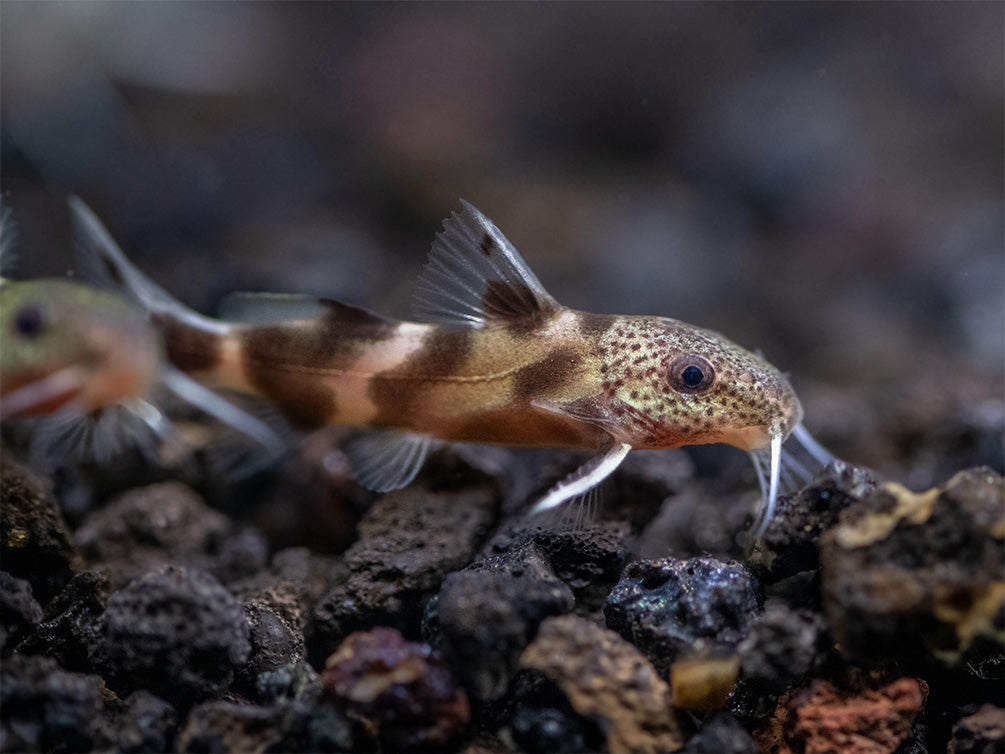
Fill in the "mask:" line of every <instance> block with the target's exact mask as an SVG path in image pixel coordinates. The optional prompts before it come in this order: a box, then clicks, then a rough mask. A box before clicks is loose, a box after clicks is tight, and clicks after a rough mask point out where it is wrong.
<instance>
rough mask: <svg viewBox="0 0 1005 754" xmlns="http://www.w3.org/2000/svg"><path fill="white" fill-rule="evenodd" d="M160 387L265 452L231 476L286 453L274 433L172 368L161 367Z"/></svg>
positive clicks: (279, 439) (246, 471)
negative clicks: (248, 439)
mask: <svg viewBox="0 0 1005 754" xmlns="http://www.w3.org/2000/svg"><path fill="white" fill-rule="evenodd" d="M161 384H163V385H164V387H166V388H167V389H168V390H170V391H171V392H172V393H174V394H175V395H177V396H178V397H179V398H181V399H182V400H184V401H186V402H187V403H190V404H191V405H193V406H195V407H196V408H198V409H199V410H201V411H204V412H205V413H207V414H209V415H210V416H212V417H213V418H214V419H217V420H218V421H220V422H223V423H224V424H226V425H227V426H228V427H231V428H233V429H235V430H237V431H238V432H240V433H242V434H244V435H246V436H247V437H249V438H251V439H252V440H254V441H255V442H256V443H258V444H259V445H260V446H261V447H262V448H263V449H264V450H265V456H264V457H263V458H260V459H259V460H258V462H257V463H255V464H253V465H252V466H249V467H248V468H245V469H242V470H241V471H240V472H237V471H236V470H235V473H241V475H247V474H250V473H252V472H253V471H255V470H257V469H260V468H262V467H263V466H265V465H267V464H268V463H270V462H272V461H276V460H278V459H279V458H281V457H282V456H283V455H284V454H285V453H286V443H284V442H283V440H282V438H281V437H280V436H279V435H278V434H277V433H276V431H275V430H273V429H272V428H271V427H269V426H268V425H267V424H265V423H264V422H263V421H261V420H260V419H257V418H255V417H254V416H252V415H251V414H249V413H248V412H247V411H244V410H242V409H240V408H238V407H237V406H235V405H234V404H232V403H231V402H230V401H228V400H226V399H225V398H222V397H220V396H219V395H217V394H216V393H214V392H213V391H212V390H210V389H209V388H206V387H203V386H202V385H200V384H199V383H198V382H196V381H195V380H193V379H192V378H191V377H189V376H187V375H185V374H184V373H182V372H180V371H178V370H177V369H175V368H174V367H170V366H165V367H164V374H163V375H162V378H161Z"/></svg>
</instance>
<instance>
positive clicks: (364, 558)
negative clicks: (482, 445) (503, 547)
mask: <svg viewBox="0 0 1005 754" xmlns="http://www.w3.org/2000/svg"><path fill="white" fill-rule="evenodd" d="M495 504H496V493H495V491H494V488H492V487H491V486H490V485H479V486H473V487H467V488H462V489H459V490H456V489H449V490H438V491H434V490H430V489H426V488H423V487H420V486H417V485H412V486H410V487H408V488H406V489H403V490H397V491H395V492H391V493H389V494H387V495H384V496H383V497H381V498H379V499H378V500H377V501H376V502H375V503H374V505H373V507H372V508H371V509H370V511H369V512H368V513H367V515H366V516H365V517H364V518H363V520H362V521H361V522H360V524H359V534H360V538H359V540H358V541H357V542H356V543H355V544H354V545H353V546H352V547H350V548H349V549H348V550H347V551H346V553H345V555H344V561H345V564H346V566H347V567H348V569H349V576H348V578H347V579H345V581H344V582H342V583H339V584H337V585H336V586H335V587H334V588H333V589H332V590H331V591H330V592H329V593H328V594H327V595H326V596H325V597H324V598H323V599H322V600H321V602H320V603H319V604H318V606H317V608H316V609H315V612H314V617H315V626H316V628H317V635H316V636H315V638H314V641H315V643H316V645H317V646H316V649H315V652H314V655H313V656H314V658H315V660H319V659H323V658H322V657H319V656H318V653H319V652H320V653H325V654H327V653H330V652H331V651H332V649H333V648H334V647H335V646H337V644H338V642H339V641H340V640H341V639H342V638H344V637H345V636H346V635H348V634H349V633H350V632H352V631H355V630H358V629H365V628H369V627H373V626H376V625H391V626H394V627H396V628H398V629H400V630H401V631H403V632H404V633H406V634H408V635H414V636H417V635H418V634H419V632H420V626H421V622H422V613H423V609H424V606H425V603H426V602H427V601H428V600H429V599H430V598H431V597H432V596H433V595H434V594H436V592H437V590H438V589H439V587H440V583H441V582H442V580H443V578H444V577H445V576H446V575H447V574H448V573H450V572H451V571H456V570H458V569H459V568H462V567H463V566H465V565H466V564H467V563H468V562H469V561H470V559H471V556H472V555H473V554H474V552H475V549H476V547H477V546H478V544H479V543H480V541H481V540H482V539H483V538H484V537H485V535H486V532H487V529H488V526H489V525H490V523H491V521H492V519H493V517H494V514H493V511H494V508H495Z"/></svg>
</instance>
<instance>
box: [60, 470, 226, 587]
mask: <svg viewBox="0 0 1005 754" xmlns="http://www.w3.org/2000/svg"><path fill="white" fill-rule="evenodd" d="M232 529H233V524H232V523H231V522H230V520H229V519H228V518H227V517H226V516H224V515H223V514H222V513H218V512H216V511H214V510H212V509H211V508H209V507H208V506H207V505H206V504H205V503H204V502H203V501H202V498H200V497H199V496H198V495H197V494H196V493H195V492H193V491H192V490H191V489H190V488H189V487H186V486H185V485H183V484H181V483H180V482H163V483H161V484H153V485H150V486H148V487H139V488H136V489H133V490H129V491H128V492H125V493H123V494H122V495H119V496H118V497H116V498H114V499H113V500H111V501H109V502H108V504H107V505H105V506H103V507H102V508H100V509H98V510H96V511H94V512H93V513H91V514H90V515H89V516H87V517H86V518H85V519H84V521H83V522H82V523H81V525H80V528H79V529H78V530H77V533H76V536H75V541H76V543H77V546H78V547H79V548H80V550H81V552H82V553H84V555H85V556H86V557H87V558H88V560H89V561H90V562H91V563H94V564H97V565H100V566H101V567H102V568H103V569H104V570H105V571H106V572H107V573H108V576H109V579H110V581H111V582H112V586H113V587H119V586H123V585H124V584H126V583H128V582H129V581H131V580H132V579H134V578H137V577H139V576H142V575H143V574H144V573H146V572H147V571H150V570H152V569H154V568H157V567H160V566H162V565H167V564H171V565H176V566H185V567H188V568H198V569H201V570H210V569H211V567H212V566H213V565H214V564H215V563H216V561H217V558H218V554H219V552H220V550H221V547H222V546H223V543H224V541H225V540H226V538H227V536H228V535H229V534H230V533H231V531H232Z"/></svg>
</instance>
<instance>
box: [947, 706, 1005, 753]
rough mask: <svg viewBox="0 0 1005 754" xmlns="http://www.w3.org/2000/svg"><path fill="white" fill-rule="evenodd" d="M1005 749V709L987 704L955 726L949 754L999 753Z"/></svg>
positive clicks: (948, 750)
mask: <svg viewBox="0 0 1005 754" xmlns="http://www.w3.org/2000/svg"><path fill="white" fill-rule="evenodd" d="M1002 750H1005V709H1003V708H1001V707H996V706H994V705H993V704H985V705H983V706H982V707H981V708H980V709H979V710H977V711H976V712H975V713H974V714H972V715H967V716H966V717H964V718H962V719H960V720H958V721H957V722H956V724H955V725H954V726H953V737H952V738H951V739H950V740H949V747H948V749H947V752H948V754H997V753H998V752H1001V751H1002Z"/></svg>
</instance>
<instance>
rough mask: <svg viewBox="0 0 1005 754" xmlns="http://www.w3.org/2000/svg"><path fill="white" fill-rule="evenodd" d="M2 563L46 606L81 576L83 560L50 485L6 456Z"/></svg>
mask: <svg viewBox="0 0 1005 754" xmlns="http://www.w3.org/2000/svg"><path fill="white" fill-rule="evenodd" d="M0 562H2V563H3V568H4V570H5V571H7V572H8V573H10V574H11V575H12V576H15V577H17V578H20V579H24V580H25V581H27V582H28V583H30V584H31V588H32V592H33V594H34V595H35V599H36V600H38V601H39V603H41V604H42V605H43V606H44V605H45V603H46V602H48V601H49V600H50V599H52V597H53V596H55V595H56V593H57V592H59V590H60V589H62V588H63V586H64V585H65V584H66V582H67V581H69V580H70V578H71V577H72V576H73V574H74V573H76V572H77V571H79V570H81V568H82V562H81V559H80V554H79V553H78V552H77V549H76V548H75V547H74V546H73V542H72V540H71V536H70V531H69V529H68V528H67V526H66V522H65V521H64V520H63V515H62V514H61V513H60V510H59V504H58V503H57V502H56V500H55V498H53V496H52V493H51V492H50V491H49V489H48V487H47V486H46V484H45V483H44V482H43V481H42V480H41V479H39V478H38V477H36V476H35V475H34V474H32V473H31V472H30V471H28V470H27V469H26V468H24V467H23V466H20V465H18V464H16V463H14V462H13V461H11V460H10V459H9V458H8V457H7V455H6V454H4V455H0Z"/></svg>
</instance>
